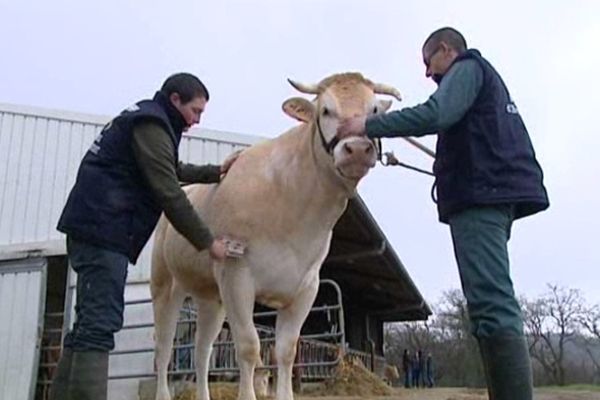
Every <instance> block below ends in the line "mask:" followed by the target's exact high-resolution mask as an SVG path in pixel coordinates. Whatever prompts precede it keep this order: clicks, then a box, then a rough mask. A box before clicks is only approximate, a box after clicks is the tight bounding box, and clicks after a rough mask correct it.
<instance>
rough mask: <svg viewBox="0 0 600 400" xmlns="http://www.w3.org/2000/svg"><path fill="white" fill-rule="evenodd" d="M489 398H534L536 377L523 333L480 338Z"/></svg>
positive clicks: (501, 399) (524, 399) (526, 399)
mask: <svg viewBox="0 0 600 400" xmlns="http://www.w3.org/2000/svg"><path fill="white" fill-rule="evenodd" d="M479 349H480V351H481V357H482V358H483V367H484V371H485V376H486V381H487V386H488V394H489V398H490V400H532V398H533V379H532V375H531V360H530V358H529V348H528V346H527V341H526V340H525V337H524V336H517V335H499V336H494V337H492V338H484V339H479Z"/></svg>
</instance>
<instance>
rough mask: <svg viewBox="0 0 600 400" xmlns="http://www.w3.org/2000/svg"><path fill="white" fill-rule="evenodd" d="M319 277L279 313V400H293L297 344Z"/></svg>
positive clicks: (277, 336) (276, 350)
mask: <svg viewBox="0 0 600 400" xmlns="http://www.w3.org/2000/svg"><path fill="white" fill-rule="evenodd" d="M318 290H319V280H318V277H315V278H314V281H313V282H311V284H309V286H308V287H307V288H306V289H304V290H303V291H302V292H300V293H298V297H297V298H296V299H295V300H294V302H293V303H292V304H291V305H290V306H288V307H286V308H283V309H281V310H279V311H278V313H277V326H276V331H275V335H276V336H275V357H276V359H277V397H276V399H277V400H292V399H293V398H294V394H293V391H292V367H293V365H294V359H295V358H296V344H297V343H298V338H299V337H300V329H301V328H302V324H303V323H304V320H306V317H307V316H308V313H309V312H310V309H311V307H312V304H313V303H314V301H315V297H316V296H317V291H318Z"/></svg>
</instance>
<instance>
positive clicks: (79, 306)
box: [64, 237, 128, 351]
mask: <svg viewBox="0 0 600 400" xmlns="http://www.w3.org/2000/svg"><path fill="white" fill-rule="evenodd" d="M67 253H68V257H69V264H70V265H71V267H72V268H73V270H74V271H75V272H76V273H77V302H76V304H75V324H74V325H73V330H71V331H70V332H69V333H68V334H67V335H66V336H65V341H64V347H67V348H71V349H72V350H73V351H110V350H112V349H113V348H114V347H115V342H114V334H115V332H118V331H119V330H120V329H121V328H122V327H123V308H124V299H123V298H124V291H125V280H126V278H127V265H128V260H127V256H125V255H123V254H121V253H117V252H114V251H110V250H106V249H103V248H101V247H97V246H94V245H93V244H90V243H87V242H83V241H79V240H75V239H73V238H71V237H68V238H67Z"/></svg>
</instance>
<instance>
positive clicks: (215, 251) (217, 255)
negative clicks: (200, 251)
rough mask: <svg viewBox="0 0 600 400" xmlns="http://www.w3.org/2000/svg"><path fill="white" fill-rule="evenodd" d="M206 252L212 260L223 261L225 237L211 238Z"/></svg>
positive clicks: (225, 248) (224, 257) (225, 246)
mask: <svg viewBox="0 0 600 400" xmlns="http://www.w3.org/2000/svg"><path fill="white" fill-rule="evenodd" d="M208 252H209V254H210V256H211V258H212V259H213V260H216V261H225V259H226V258H227V243H226V241H225V239H215V240H213V242H212V244H211V245H210V248H209V249H208Z"/></svg>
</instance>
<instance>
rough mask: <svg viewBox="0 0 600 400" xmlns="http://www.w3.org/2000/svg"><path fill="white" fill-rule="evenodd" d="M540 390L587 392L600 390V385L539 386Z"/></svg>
mask: <svg viewBox="0 0 600 400" xmlns="http://www.w3.org/2000/svg"><path fill="white" fill-rule="evenodd" d="M536 389H539V390H580V391H586V392H600V385H588V384H583V383H582V384H576V385H565V386H539V387H536Z"/></svg>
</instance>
